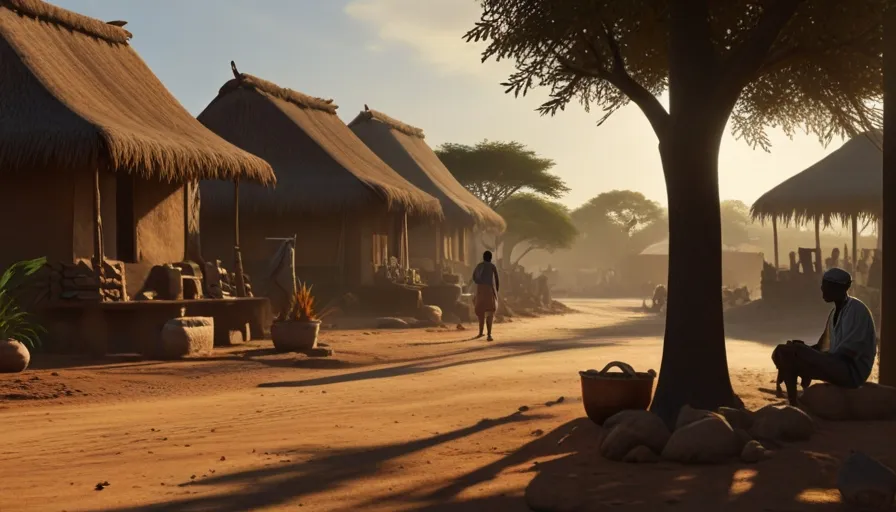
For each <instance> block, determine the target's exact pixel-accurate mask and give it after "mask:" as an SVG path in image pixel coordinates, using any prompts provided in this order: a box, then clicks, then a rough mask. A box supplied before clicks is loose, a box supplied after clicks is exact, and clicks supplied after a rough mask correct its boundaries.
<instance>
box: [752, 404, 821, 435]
mask: <svg viewBox="0 0 896 512" xmlns="http://www.w3.org/2000/svg"><path fill="white" fill-rule="evenodd" d="M814 430H815V428H814V425H813V423H812V418H811V417H809V415H808V414H806V413H805V412H803V411H801V410H800V409H797V408H796V407H793V406H790V405H766V406H765V407H763V408H762V409H759V410H758V411H756V413H755V416H754V422H753V427H752V428H751V429H750V435H752V436H753V437H754V438H756V439H766V440H773V441H805V440H807V439H809V438H810V437H812V432H813V431H814Z"/></svg>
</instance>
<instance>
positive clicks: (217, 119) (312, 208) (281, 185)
mask: <svg viewBox="0 0 896 512" xmlns="http://www.w3.org/2000/svg"><path fill="white" fill-rule="evenodd" d="M234 74H235V76H236V77H235V78H234V79H232V80H230V81H228V82H227V83H225V84H224V86H223V87H221V90H220V91H219V93H218V96H217V97H216V98H215V99H214V100H213V101H212V102H211V104H209V106H208V107H206V109H205V110H204V111H203V112H202V113H201V114H200V115H199V121H200V122H202V124H204V125H205V126H207V127H208V128H209V129H211V130H212V131H214V132H215V133H217V134H218V135H220V136H222V137H223V138H224V139H226V140H228V141H229V142H231V143H233V144H235V145H237V146H239V147H241V148H243V149H245V150H246V151H249V152H251V153H253V154H255V155H258V156H259V157H262V158H264V159H265V160H266V161H268V162H270V164H271V166H273V168H274V171H275V173H276V174H277V180H278V182H277V188H276V189H275V190H268V189H263V188H261V187H245V188H243V190H241V192H240V195H241V198H240V207H241V208H243V209H244V210H249V211H260V212H266V213H270V214H281V213H290V212H291V213H304V214H312V215H317V214H327V213H333V212H339V211H347V210H359V209H365V208H369V207H371V206H372V205H378V206H384V207H385V208H387V209H390V210H393V209H394V210H401V211H406V212H409V213H413V214H420V215H427V216H434V217H441V214H442V208H441V206H440V205H439V201H438V200H437V199H436V198H434V197H433V196H431V195H429V194H427V193H426V192H424V191H422V190H420V189H419V188H417V187H415V186H414V185H412V184H411V183H410V182H408V181H407V180H406V179H404V178H402V177H401V176H400V175H399V174H398V173H396V172H395V171H394V170H393V169H392V168H391V167H389V166H388V165H387V164H386V163H385V162H383V161H382V160H381V159H380V158H379V157H378V156H377V155H376V154H375V153H374V152H373V151H371V150H370V148H368V147H367V146H366V145H364V143H363V142H361V140H360V139H359V138H358V137H357V136H356V135H355V134H354V133H353V132H352V130H351V129H349V127H348V126H346V125H345V123H343V122H342V121H341V120H340V119H339V117H338V116H337V115H336V109H337V108H338V107H337V106H336V105H334V104H333V101H332V100H326V99H321V98H315V97H311V96H308V95H305V94H302V93H300V92H297V91H294V90H291V89H286V88H282V87H280V86H278V85H276V84H274V83H272V82H269V81H267V80H263V79H260V78H258V77H255V76H252V75H248V74H245V73H239V72H238V71H237V70H236V67H234ZM202 200H203V208H205V209H206V210H205V211H206V212H208V213H224V212H228V211H230V210H231V209H232V203H233V191H232V188H230V187H226V186H222V184H220V183H214V182H203V183H202Z"/></svg>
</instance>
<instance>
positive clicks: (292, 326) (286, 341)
mask: <svg viewBox="0 0 896 512" xmlns="http://www.w3.org/2000/svg"><path fill="white" fill-rule="evenodd" d="M318 333H320V320H312V321H310V322H299V321H296V320H289V321H286V322H274V325H272V326H271V339H272V340H273V341H274V349H275V350H276V351H277V352H304V351H307V350H311V349H313V348H315V347H316V346H317V335H318Z"/></svg>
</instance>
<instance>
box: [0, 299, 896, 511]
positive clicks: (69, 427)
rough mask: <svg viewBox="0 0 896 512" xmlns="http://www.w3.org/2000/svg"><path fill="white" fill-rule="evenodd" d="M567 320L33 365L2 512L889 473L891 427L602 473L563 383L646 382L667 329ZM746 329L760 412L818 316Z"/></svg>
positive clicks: (806, 486)
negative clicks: (633, 373) (744, 456)
mask: <svg viewBox="0 0 896 512" xmlns="http://www.w3.org/2000/svg"><path fill="white" fill-rule="evenodd" d="M568 304H569V305H570V306H572V307H573V308H575V309H576V310H578V313H575V314H570V315H566V316H562V317H545V318H540V319H530V320H523V321H517V322H514V323H511V324H504V325H500V326H496V337H497V338H498V341H496V342H494V343H485V342H483V341H479V340H472V339H471V338H472V335H473V334H474V332H473V331H472V330H471V329H469V328H468V330H465V331H458V330H456V329H445V330H429V331H421V330H415V331H397V332H374V331H360V330H356V331H330V332H324V333H322V341H325V342H327V343H329V344H330V346H332V347H333V348H334V349H335V350H336V352H337V353H336V356H335V357H333V358H331V359H328V360H310V359H306V358H304V356H298V357H296V356H292V355H277V354H274V353H272V351H271V350H270V344H269V343H254V344H250V345H246V346H243V347H239V348H235V349H229V350H226V351H220V352H219V353H218V354H216V356H215V357H212V358H208V359H204V360H191V361H182V362H166V363H159V362H145V361H139V360H128V359H126V358H123V359H121V360H116V361H111V362H110V361H108V360H107V361H102V362H96V361H93V362H92V361H86V360H85V361H78V360H72V359H70V358H67V359H63V358H59V359H48V360H43V361H40V362H39V363H40V364H39V366H38V368H37V369H35V370H29V371H28V372H26V373H24V374H20V375H12V376H2V377H0V428H2V430H3V442H2V445H0V511H3V512H11V511H17V510H36V511H61V510H67V511H75V510H90V511H142V510H146V511H150V510H159V511H162V510H164V511H199V510H202V511H206V510H208V511H244V510H308V511H331V510H332V511H336V510H375V511H399V510H451V511H454V510H457V511H461V510H463V511H468V510H472V511H476V510H483V511H486V510H487V511H497V510H501V511H516V510H520V511H523V510H529V507H528V506H527V504H526V498H527V494H528V498H529V500H530V501H531V502H536V501H538V502H546V503H549V504H552V505H553V507H552V508H553V509H554V510H558V511H559V510H603V509H604V508H606V507H611V508H613V509H624V510H665V509H668V510H707V511H715V510H722V509H725V510H744V511H747V510H750V511H754V510H758V511H762V510H764V511H795V510H829V509H832V510H833V509H839V504H838V499H839V496H838V493H837V492H836V490H834V489H833V486H834V478H835V476H836V468H837V464H838V461H839V460H840V459H842V458H843V457H844V456H845V455H846V454H847V453H848V451H849V450H850V449H852V448H856V449H863V450H866V451H868V452H869V453H870V454H872V455H875V456H878V457H880V458H881V459H883V460H884V461H885V462H888V463H890V464H891V465H893V464H894V463H896V443H894V442H893V441H892V433H893V432H894V431H896V424H893V423H889V424H887V423H876V424H869V423H864V424H830V423H823V424H821V425H820V427H819V433H818V434H817V435H816V436H815V438H813V440H812V441H810V442H808V443H800V444H792V445H787V446H785V447H783V448H782V449H781V450H779V451H778V452H777V454H776V456H775V457H774V458H773V459H772V460H770V461H767V462H763V463H761V464H759V465H755V466H747V465H739V464H731V465H725V466H712V467H699V468H693V467H689V468H685V467H680V466H675V465H671V464H658V465H653V466H649V467H643V466H638V467H635V466H628V465H623V464H616V463H610V462H607V461H603V460H602V459H600V457H599V456H598V455H597V454H596V447H597V444H598V441H599V438H600V431H599V430H600V429H598V428H597V427H595V426H594V425H593V424H591V423H590V422H589V421H588V420H587V419H583V417H584V411H583V408H582V404H581V398H580V388H579V377H578V375H577V370H580V369H588V368H598V369H600V367H602V366H603V364H605V363H606V362H609V361H611V360H622V361H626V362H629V363H631V364H633V365H634V366H635V367H636V368H637V369H639V370H646V369H647V368H658V367H659V362H660V358H661V336H662V330H663V325H662V319H661V318H658V317H654V316H645V315H644V314H642V313H640V312H638V311H637V306H638V305H639V304H640V302H634V301H598V300H573V301H569V302H568ZM822 315H823V313H822ZM732 316H733V317H735V320H737V318H736V315H732ZM742 317H743V318H741V319H740V320H738V321H732V322H729V326H728V333H729V337H730V341H729V362H730V365H731V368H732V379H733V381H734V383H735V386H736V388H737V390H738V392H739V393H741V396H742V397H743V398H744V399H745V401H746V402H747V403H748V404H749V405H751V406H760V405H763V404H765V403H769V402H771V401H775V400H776V399H775V398H774V397H773V396H772V395H770V394H768V393H766V392H763V391H761V389H763V388H764V389H767V388H770V387H773V385H772V384H770V381H771V380H772V379H773V377H774V374H773V372H772V371H771V369H770V368H769V365H770V361H769V353H770V352H769V351H770V344H772V343H774V342H775V341H776V340H779V339H781V338H784V337H789V338H803V339H807V340H811V339H813V336H817V334H818V332H817V328H818V326H820V324H821V323H823V321H824V316H821V317H820V319H819V320H818V326H816V325H814V322H802V323H794V322H789V323H788V322H777V323H773V324H772V323H757V322H756V321H755V320H751V319H750V317H749V315H747V316H744V315H742ZM561 397H563V400H562V401H561V400H559V399H560V398H561ZM524 405H525V406H527V407H528V408H529V409H528V410H527V411H525V412H522V413H520V412H518V409H519V408H520V407H521V406H524ZM100 482H108V484H109V485H108V486H107V487H105V488H104V489H103V490H95V487H96V485H97V483H100Z"/></svg>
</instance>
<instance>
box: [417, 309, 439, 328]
mask: <svg viewBox="0 0 896 512" xmlns="http://www.w3.org/2000/svg"><path fill="white" fill-rule="evenodd" d="M417 318H418V319H419V320H423V321H424V322H430V323H433V324H437V325H438V324H441V323H442V308H440V307H439V306H423V307H422V308H420V312H419V314H418V316H417Z"/></svg>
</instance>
